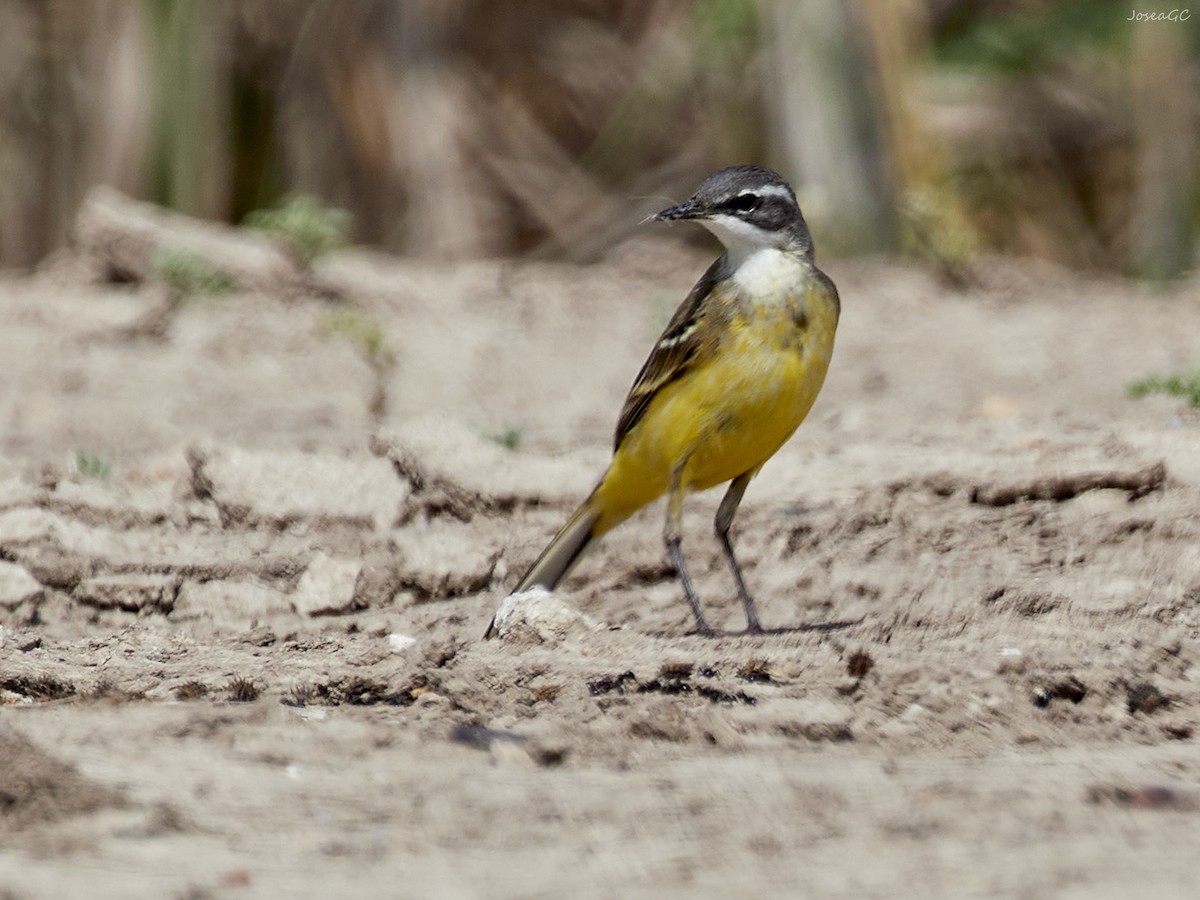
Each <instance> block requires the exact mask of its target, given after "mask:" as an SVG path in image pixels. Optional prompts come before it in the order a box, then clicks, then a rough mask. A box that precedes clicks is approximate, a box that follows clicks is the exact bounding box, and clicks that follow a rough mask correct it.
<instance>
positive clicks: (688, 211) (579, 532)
mask: <svg viewBox="0 0 1200 900" xmlns="http://www.w3.org/2000/svg"><path fill="white" fill-rule="evenodd" d="M646 222H697V223H699V224H700V225H702V226H704V227H705V228H707V229H708V230H709V231H710V232H712V233H713V234H714V235H716V237H717V238H718V239H719V240H720V241H721V243H722V244H723V248H724V252H723V253H722V254H721V255H720V257H718V258H717V259H716V260H715V261H714V262H713V263H712V264H711V265H710V266H709V267H708V269H707V271H705V272H704V274H703V275H702V276H701V277H700V280H699V281H697V282H696V285H695V287H693V288H692V290H691V292H690V293H689V294H688V295H687V297H686V298H685V299H684V301H683V303H682V304H681V305H680V306H679V308H678V309H677V310H676V311H675V314H674V315H673V316H672V317H671V319H670V321H669V322H668V323H667V326H666V329H665V330H664V331H663V333H662V336H661V337H659V339H658V340H657V341H656V342H655V344H654V347H653V348H652V349H651V351H650V355H649V357H648V358H647V359H646V362H645V364H644V365H643V366H642V368H641V371H640V372H638V375H637V378H636V379H634V383H633V387H632V388H631V389H630V391H629V395H628V396H627V397H626V398H625V403H624V405H623V406H622V408H621V413H620V415H619V416H618V418H617V427H616V433H615V435H614V440H613V457H612V462H611V463H610V464H609V466H608V469H607V470H606V471H605V473H604V475H603V477H602V478H601V479H600V482H599V484H597V485H596V487H595V489H594V490H593V491H592V492H591V494H589V495H588V497H587V499H586V500H584V501H583V503H582V504H581V505H580V506H579V508H578V509H577V510H576V511H575V513H574V515H572V516H571V518H570V519H569V520H568V521H567V523H566V525H564V526H563V528H562V530H561V531H559V532H558V534H557V535H556V536H555V537H554V539H553V540H552V541H551V542H550V544H549V545H548V546H547V547H546V549H545V550H544V551H543V552H542V553H541V555H540V556H538V558H537V560H536V561H535V562H534V563H533V565H532V566H531V567H530V568H529V571H528V572H527V573H526V574H525V575H524V577H522V578H521V580H520V581H519V582H518V583H517V585H516V587H515V588H514V589H513V591H512V593H513V594H518V593H521V592H524V591H528V590H531V589H533V588H537V587H541V588H544V589H546V590H553V589H554V588H555V587H556V586H557V585H558V584H559V582H560V581H562V579H563V578H564V577H566V575H567V574H568V573H569V572H570V571H571V569H572V568H573V567H574V565H575V564H576V563H577V562H578V561H579V560H580V558H581V557H582V556H583V554H584V552H585V551H586V550H587V549H588V548H589V547H591V546H593V545H594V544H595V542H596V541H597V540H598V539H599V538H600V537H601V536H602V535H604V534H606V533H607V532H609V531H611V530H612V529H613V528H615V527H616V526H617V525H619V524H621V523H622V522H624V521H625V520H626V519H628V518H629V517H630V516H632V515H633V514H634V513H635V512H637V511H638V510H640V509H641V508H642V507H644V506H646V505H648V504H649V503H651V502H653V501H654V500H656V499H658V498H659V497H661V496H662V495H664V494H666V495H667V503H666V520H665V523H664V527H663V543H664V545H665V549H666V555H667V558H668V559H669V560H670V562H671V564H672V565H673V567H674V569H675V573H676V575H677V577H678V579H679V581H680V584H681V586H682V589H683V595H684V598H685V599H686V600H687V603H688V605H689V606H690V607H691V612H692V615H693V617H694V619H695V623H696V632H697V633H699V634H706V635H711V634H713V633H714V632H713V630H712V628H711V627H710V626H709V624H708V621H707V619H705V617H704V612H703V609H702V608H701V605H700V600H699V597H698V596H697V594H696V589H695V586H694V584H693V581H692V579H691V577H690V575H689V574H688V571H687V567H686V566H685V564H684V559H683V551H682V539H683V535H682V524H683V523H682V519H683V503H684V498H685V497H686V496H687V495H688V494H689V493H692V492H698V491H705V490H708V489H709V488H712V487H715V486H717V485H720V484H723V483H725V482H728V483H729V487H728V488H727V490H726V492H725V495H724V498H723V499H722V500H721V503H720V505H719V506H718V508H717V513H716V518H715V519H714V523H713V524H714V526H715V530H716V536H717V539H718V542H719V543H720V546H721V550H722V552H723V553H724V556H725V558H726V560H727V561H728V564H729V568H730V570H731V571H732V573H733V581H734V585H735V587H736V589H737V593H738V597H739V598H740V600H741V603H742V606H743V607H744V609H745V616H746V622H747V626H746V632H747V633H751V634H754V633H762V631H763V627H762V621H761V619H760V618H759V615H758V610H757V609H756V607H755V604H754V600H753V599H752V597H751V595H750V593H749V591H748V590H747V588H746V583H745V579H744V577H743V575H742V570H741V566H740V565H739V564H738V560H737V556H736V555H735V554H734V550H733V542H732V540H731V538H730V534H729V532H730V528H731V526H732V525H733V520H734V516H735V514H736V513H737V510H738V506H739V504H740V503H741V501H742V496H743V495H744V494H745V492H746V488H747V486H748V485H749V484H750V480H751V479H752V478H754V477H755V475H757V474H758V472H759V470H760V469H761V468H762V467H763V464H764V463H766V462H767V460H768V459H770V458H771V457H772V456H773V455H774V454H775V452H776V451H777V450H779V448H780V447H782V446H783V444H784V442H786V441H787V439H788V438H789V437H791V435H792V433H793V432H795V430H796V429H797V428H798V427H799V425H800V423H801V422H803V421H804V418H805V417H806V416H807V415H808V412H809V410H810V409H811V408H812V405H813V403H814V402H815V400H816V398H817V394H818V393H819V392H820V390H821V387H822V385H823V384H824V382H825V375H826V372H827V371H828V369H829V363H830V359H831V357H832V355H833V344H834V335H835V333H836V331H837V324H838V319H839V316H840V313H841V300H840V298H839V296H838V291H837V288H836V287H835V286H834V283H833V281H832V280H830V278H829V276H827V275H826V274H825V273H824V272H822V271H821V270H820V269H818V268H817V266H816V262H815V261H814V256H813V242H812V237H811V236H810V234H809V230H808V225H807V224H806V222H805V220H804V216H803V214H802V213H801V211H800V206H799V204H798V202H797V200H796V193H795V191H794V190H793V189H792V187H791V185H789V184H788V182H787V181H785V180H784V178H783V177H782V176H781V175H779V173H777V172H775V171H773V170H771V169H768V168H765V167H763V166H757V165H740V166H731V167H729V168H725V169H721V170H720V171H718V172H715V173H713V174H712V175H710V176H709V177H708V178H706V179H705V180H704V181H703V182H702V183H701V184H700V186H699V188H698V189H697V190H696V192H695V193H694V194H693V195H692V197H691V198H690V199H688V200H687V201H685V202H683V203H680V204H678V205H675V206H671V207H669V208H667V209H664V210H662V211H661V212H659V213H657V214H655V215H652V216H649V217H647V218H646V219H645V220H643V224H644V223H646ZM496 633H497V628H496V619H495V618H493V619H492V623H491V625H489V626H488V630H487V633H486V634H485V638H490V637H492V636H494V635H495V634H496Z"/></svg>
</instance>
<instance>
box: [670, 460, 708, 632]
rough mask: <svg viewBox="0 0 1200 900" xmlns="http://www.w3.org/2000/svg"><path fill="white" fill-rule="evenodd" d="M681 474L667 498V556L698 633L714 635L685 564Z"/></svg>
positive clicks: (675, 478)
mask: <svg viewBox="0 0 1200 900" xmlns="http://www.w3.org/2000/svg"><path fill="white" fill-rule="evenodd" d="M681 473H682V469H681V470H680V471H677V472H676V473H675V476H674V477H673V478H672V479H671V492H670V495H669V496H668V498H667V521H666V523H665V525H664V526H663V543H665V544H666V545H667V556H668V557H670V560H671V565H673V566H674V567H675V572H676V573H677V574H678V575H679V583H680V584H682V585H683V594H684V596H685V597H686V598H687V602H688V605H689V606H691V607H692V615H694V616H695V617H696V631H697V632H698V633H699V634H712V633H713V630H712V629H711V628H709V626H708V622H706V621H705V620H704V613H703V612H701V610H700V598H699V597H697V596H696V589H695V588H694V587H692V579H691V576H689V575H688V572H687V568H686V567H685V566H684V564H683V550H682V548H681V546H682V538H681V537H680V534H681V531H682V527H683V495H684V493H685V492H686V491H685V488H684V486H683V484H682V480H681V478H680V476H681Z"/></svg>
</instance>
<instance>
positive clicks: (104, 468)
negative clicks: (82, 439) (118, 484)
mask: <svg viewBox="0 0 1200 900" xmlns="http://www.w3.org/2000/svg"><path fill="white" fill-rule="evenodd" d="M75 468H77V469H78V470H79V474H80V475H82V476H83V477H84V478H98V479H100V480H101V481H103V480H104V479H106V478H108V473H109V472H110V471H111V470H112V466H111V465H109V462H108V460H106V459H105V458H104V457H103V456H97V455H95V454H94V453H79V454H77V455H76V456H75Z"/></svg>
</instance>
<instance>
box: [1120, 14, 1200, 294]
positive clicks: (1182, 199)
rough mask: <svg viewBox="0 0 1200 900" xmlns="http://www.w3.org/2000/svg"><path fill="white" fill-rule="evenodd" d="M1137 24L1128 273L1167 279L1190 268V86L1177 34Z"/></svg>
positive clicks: (1193, 168) (1192, 153)
mask: <svg viewBox="0 0 1200 900" xmlns="http://www.w3.org/2000/svg"><path fill="white" fill-rule="evenodd" d="M1158 24H1159V23H1154V24H1144V23H1138V24H1136V25H1135V27H1134V35H1133V56H1132V75H1133V123H1134V132H1135V133H1134V143H1135V151H1134V152H1135V155H1136V159H1135V163H1134V165H1135V167H1136V187H1135V199H1134V203H1135V207H1134V214H1133V223H1132V227H1133V238H1134V240H1133V248H1132V249H1133V268H1134V271H1135V272H1136V273H1137V274H1139V275H1141V276H1143V277H1147V278H1153V279H1167V278H1173V277H1176V276H1178V275H1180V274H1182V273H1183V272H1186V271H1187V270H1188V269H1190V268H1191V267H1192V266H1193V265H1194V264H1195V259H1194V253H1195V250H1194V247H1193V243H1194V236H1193V224H1192V223H1193V211H1194V204H1195V199H1196V191H1197V177H1196V160H1197V152H1196V150H1197V148H1196V141H1195V126H1194V122H1195V120H1196V117H1195V102H1194V94H1193V92H1194V90H1195V88H1194V86H1193V84H1192V82H1191V79H1190V72H1189V68H1188V66H1187V63H1186V61H1185V59H1184V51H1183V47H1182V46H1181V40H1182V39H1183V36H1184V32H1185V30H1184V29H1183V28H1169V27H1168V28H1163V27H1156V25H1158Z"/></svg>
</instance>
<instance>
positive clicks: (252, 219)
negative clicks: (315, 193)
mask: <svg viewBox="0 0 1200 900" xmlns="http://www.w3.org/2000/svg"><path fill="white" fill-rule="evenodd" d="M350 223H351V216H350V213H348V212H346V210H344V209H333V208H332V207H328V206H325V205H324V204H323V203H321V201H320V200H318V199H316V198H315V197H309V196H307V195H300V196H296V197H292V198H291V199H290V200H287V201H286V202H284V203H283V205H282V206H279V207H277V208H275V209H257V210H255V211H254V212H252V213H250V214H249V215H247V216H246V218H245V220H244V221H243V223H242V224H243V225H245V226H246V227H247V228H253V229H256V230H258V231H263V232H265V233H267V234H269V235H271V236H272V237H274V238H276V239H277V240H279V241H280V242H282V243H283V245H284V246H285V247H286V249H287V251H288V252H289V253H290V254H291V255H292V256H293V257H294V258H295V259H296V261H297V262H298V263H300V265H302V266H304V267H305V268H307V267H309V266H311V265H312V264H313V261H314V260H316V259H317V258H318V257H319V256H321V255H323V254H325V253H328V252H329V251H330V250H333V249H336V248H337V247H342V246H345V245H346V243H347V242H348V240H349V234H350Z"/></svg>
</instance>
